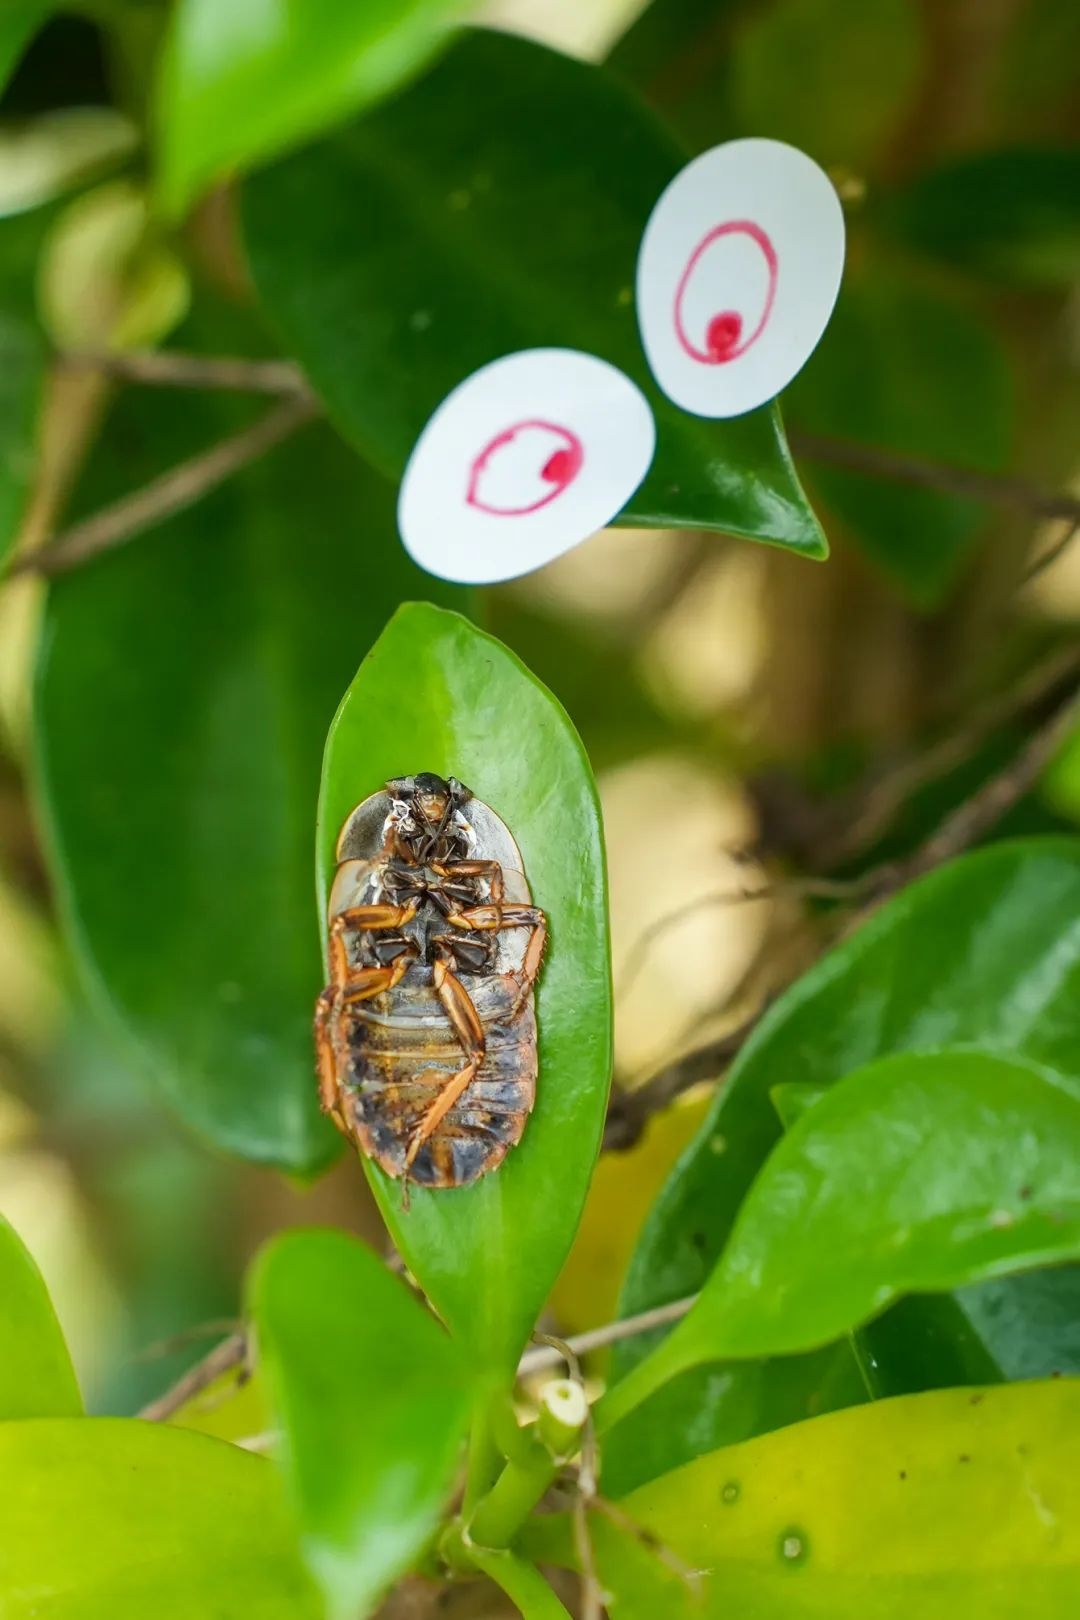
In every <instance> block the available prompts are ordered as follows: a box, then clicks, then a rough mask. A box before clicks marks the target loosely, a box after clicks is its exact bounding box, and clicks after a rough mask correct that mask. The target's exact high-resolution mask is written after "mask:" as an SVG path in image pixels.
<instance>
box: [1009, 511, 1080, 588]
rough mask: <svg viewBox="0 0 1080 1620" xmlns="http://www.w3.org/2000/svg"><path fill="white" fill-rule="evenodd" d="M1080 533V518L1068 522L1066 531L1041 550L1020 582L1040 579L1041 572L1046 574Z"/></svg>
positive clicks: (1027, 582) (1026, 583)
mask: <svg viewBox="0 0 1080 1620" xmlns="http://www.w3.org/2000/svg"><path fill="white" fill-rule="evenodd" d="M1078 534H1080V518H1076V519H1074V521H1073V522H1072V523H1067V524H1066V525H1065V530H1064V532H1063V533H1062V534H1060V535H1058V537H1057V539H1056V540H1055V541H1054V542H1053V544H1052V545H1049V546H1047V547H1046V549H1045V551H1040V553H1039V555H1038V556H1037V557H1035V558H1033V560H1032V562H1031V564H1030V566H1029V567H1028V569H1027V570H1026V572H1025V573H1024V575H1023V577H1022V578H1021V580H1020V584H1021V585H1030V584H1031V582H1032V580H1033V579H1038V577H1039V575H1040V574H1044V573H1045V572H1046V570H1047V569H1048V568H1052V567H1053V566H1054V564H1055V563H1056V562H1057V560H1058V558H1059V557H1060V556H1062V555H1063V554H1064V553H1065V552H1066V551H1068V549H1069V547H1070V546H1071V545H1072V543H1073V541H1074V540H1075V539H1076V536H1077V535H1078Z"/></svg>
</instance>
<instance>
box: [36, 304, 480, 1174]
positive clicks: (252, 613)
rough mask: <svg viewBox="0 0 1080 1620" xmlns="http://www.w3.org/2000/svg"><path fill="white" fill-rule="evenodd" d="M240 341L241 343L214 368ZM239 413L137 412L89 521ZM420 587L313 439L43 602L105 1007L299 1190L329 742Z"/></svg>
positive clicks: (68, 829) (58, 857) (59, 875)
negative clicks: (314, 861)
mask: <svg viewBox="0 0 1080 1620" xmlns="http://www.w3.org/2000/svg"><path fill="white" fill-rule="evenodd" d="M241 341H242V339H241V338H238V335H237V332H236V330H235V329H234V327H233V326H231V325H230V326H229V327H228V328H227V330H226V332H225V333H224V335H222V334H218V335H217V337H216V339H215V343H214V349H215V351H216V352H218V353H221V352H225V353H228V352H235V350H236V348H237V346H238V345H239V343H240V342H241ZM249 418H250V406H249V405H248V404H240V403H238V402H235V401H230V400H225V399H223V398H221V397H217V398H214V399H212V400H207V401H206V402H205V403H203V402H200V404H199V406H198V407H195V408H193V406H192V403H191V401H190V399H189V398H186V397H184V398H182V397H180V396H179V395H176V394H175V393H169V392H167V391H150V392H143V393H140V394H138V395H129V396H126V397H125V398H124V399H122V401H121V403H120V405H119V407H118V408H117V410H116V411H115V413H114V415H113V417H112V419H111V420H110V422H109V424H108V427H107V430H106V434H105V438H104V440H103V442H102V444H101V445H99V446H98V448H97V450H96V452H95V454H94V456H93V457H92V458H91V460H90V464H89V467H88V472H87V477H86V480H85V483H84V487H83V489H82V491H81V492H80V499H81V504H82V506H83V507H84V509H94V508H96V507H98V506H100V505H102V504H103V503H105V502H107V501H109V500H112V499H114V498H116V497H117V496H118V495H120V494H121V493H124V492H126V491H129V490H131V489H132V488H133V487H137V486H138V485H139V484H141V483H143V482H145V481H146V480H147V479H149V478H150V477H152V476H155V475H157V474H158V473H160V472H161V471H162V470H163V469H164V468H165V467H167V466H169V465H171V464H173V463H175V462H177V461H179V460H181V459H183V457H184V456H186V455H190V454H192V453H193V452H195V451H196V450H199V449H204V448H206V447H207V446H208V445H209V444H211V443H212V442H213V441H214V439H215V438H216V437H217V436H219V435H220V434H221V433H222V432H223V431H227V430H229V429H232V428H236V427H237V426H238V425H240V423H242V422H243V421H246V420H248V419H249ZM420 577H421V576H420V575H419V573H418V571H417V570H416V569H414V568H413V567H412V565H411V564H410V563H409V562H408V560H407V558H406V557H405V555H404V553H403V551H402V549H401V546H400V544H399V542H398V540H397V538H396V535H395V532H394V522H393V496H392V492H391V491H390V489H389V488H388V487H386V486H385V485H383V484H382V483H381V482H380V481H379V480H377V479H376V478H374V477H373V476H372V475H371V474H370V473H368V472H367V471H366V470H365V469H364V467H363V465H362V464H361V463H360V462H358V461H357V459H356V458H355V456H353V455H352V454H351V453H350V452H349V451H348V450H346V449H345V448H344V447H343V446H342V445H341V444H340V442H339V441H338V440H337V439H336V438H335V437H334V435H333V434H332V433H331V432H330V431H329V430H328V429H326V428H324V427H321V426H318V425H312V426H309V427H307V428H305V429H304V430H303V431H302V432H300V433H298V434H297V435H296V436H295V437H294V438H293V439H292V440H291V441H290V442H288V443H286V444H284V445H283V446H282V447H281V448H279V449H277V450H275V451H273V452H272V453H271V454H270V455H268V456H266V457H264V458H263V459H262V460H261V461H259V462H257V463H255V464H254V465H252V466H251V467H250V468H248V469H247V470H246V471H245V472H243V473H242V474H239V475H237V476H236V477H234V478H233V479H232V480H231V481H229V482H228V483H226V484H225V485H223V486H222V487H221V488H220V489H219V490H217V491H216V492H215V493H214V494H213V495H211V496H209V497H207V498H206V499H204V500H203V501H202V502H201V503H200V504H199V505H197V506H195V507H192V508H191V509H190V510H188V511H187V512H184V513H182V514H180V515H179V516H177V517H174V518H171V519H169V520H168V521H167V522H165V523H163V524H160V525H159V526H158V527H157V528H155V529H154V531H153V532H151V533H148V534H144V535H141V536H139V537H138V538H137V539H135V540H134V541H133V542H132V543H131V544H130V545H128V546H127V547H125V548H123V549H122V550H120V551H116V552H114V553H113V554H112V555H110V556H107V557H103V558H101V559H99V560H96V561H94V562H93V563H91V564H88V565H87V566H85V567H84V568H82V569H80V570H79V571H78V572H77V573H75V574H73V575H71V576H69V577H67V578H65V579H61V580H60V581H58V582H57V584H56V585H55V587H54V588H53V590H52V592H51V593H50V597H49V602H48V606H47V609H46V615H45V622H44V627H43V634H42V638H41V646H40V653H39V660H38V671H37V683H36V686H37V690H36V726H35V733H36V749H37V777H38V783H39V788H40V792H39V798H40V800H41V805H42V810H43V813H44V832H45V835H46V844H47V850H48V856H49V864H50V868H51V872H52V875H53V880H54V884H55V887H56V891H57V896H58V900H59V903H60V907H61V913H62V918H63V921H64V924H65V932H66V935H67V938H68V940H69V941H70V943H71V945H72V947H73V948H74V951H75V954H76V957H77V960H78V963H79V965H80V966H81V968H82V969H83V973H84V976H85V978H86V980H87V982H88V985H89V987H90V990H91V992H92V994H93V997H94V1000H95V1002H96V1004H97V1006H98V1007H99V1009H101V1010H103V1011H104V1012H105V1014H106V1015H107V1017H108V1018H109V1021H110V1022H111V1023H112V1024H113V1025H114V1027H117V1028H119V1029H120V1030H121V1031H122V1032H123V1033H124V1034H125V1035H126V1037H127V1041H128V1044H129V1046H130V1047H131V1055H132V1056H133V1057H134V1058H135V1060H136V1061H137V1063H138V1066H139V1067H141V1068H142V1069H143V1070H144V1071H146V1072H148V1073H149V1074H150V1076H152V1078H153V1079H154V1080H155V1081H156V1083H157V1084H158V1085H159V1086H160V1088H161V1089H162V1091H163V1092H164V1095H165V1096H166V1098H167V1099H168V1101H169V1103H170V1104H171V1106H172V1108H173V1109H174V1110H175V1111H176V1112H177V1113H178V1114H180V1115H181V1116H182V1117H183V1119H184V1120H186V1121H187V1122H188V1123H189V1124H190V1125H192V1126H194V1127H195V1128H196V1129H197V1130H198V1131H199V1132H201V1133H202V1134H203V1135H204V1136H205V1137H206V1138H208V1139H209V1140H211V1141H213V1142H215V1143H217V1144H218V1145H219V1146H221V1147H224V1148H227V1149H228V1150H229V1151H231V1152H235V1153H239V1154H241V1155H243V1156H244V1157H246V1158H250V1159H255V1160H257V1161H259V1162H261V1163H266V1164H273V1165H278V1166H280V1167H282V1168H285V1169H290V1170H294V1171H301V1172H309V1171H311V1170H313V1169H316V1168H317V1167H319V1166H321V1165H325V1164H326V1163H327V1162H328V1161H329V1159H330V1158H331V1157H332V1156H333V1154H334V1152H335V1135H334V1132H333V1130H332V1129H331V1127H330V1126H329V1125H327V1124H326V1123H325V1122H324V1121H323V1120H322V1119H321V1117H320V1115H319V1111H318V1104H317V1098H316V1088H315V1078H314V1060H313V1054H312V1042H311V1015H312V1008H313V1005H314V998H315V995H316V993H317V991H318V988H319V983H320V980H321V968H320V965H319V933H318V930H317V929H316V926H315V923H314V920H313V918H312V915H311V845H312V834H313V828H314V810H315V802H316V796H317V792H318V781H319V760H320V754H321V749H322V743H323V739H324V738H325V735H326V727H327V724H328V723H329V720H330V718H331V716H332V715H333V712H334V707H335V705H336V703H337V701H338V699H339V697H340V695H341V691H342V689H343V687H344V686H345V684H346V683H347V681H348V680H349V678H350V676H351V674H352V672H353V670H354V669H355V668H356V663H357V659H358V658H359V657H360V656H362V654H363V653H364V651H365V650H366V649H367V647H368V646H369V645H370V644H371V642H372V641H373V640H374V638H375V635H376V633H377V630H378V628H379V626H380V625H381V624H382V623H383V622H384V621H385V618H386V616H387V614H388V613H389V612H391V611H392V609H393V607H394V606H395V604H396V603H397V602H398V601H399V600H400V598H401V597H402V596H403V595H406V594H409V593H410V592H411V591H414V590H415V589H416V586H417V583H418V581H419V579H420ZM445 598H446V599H447V600H458V599H460V595H459V593H454V592H450V591H448V590H447V591H446V592H445Z"/></svg>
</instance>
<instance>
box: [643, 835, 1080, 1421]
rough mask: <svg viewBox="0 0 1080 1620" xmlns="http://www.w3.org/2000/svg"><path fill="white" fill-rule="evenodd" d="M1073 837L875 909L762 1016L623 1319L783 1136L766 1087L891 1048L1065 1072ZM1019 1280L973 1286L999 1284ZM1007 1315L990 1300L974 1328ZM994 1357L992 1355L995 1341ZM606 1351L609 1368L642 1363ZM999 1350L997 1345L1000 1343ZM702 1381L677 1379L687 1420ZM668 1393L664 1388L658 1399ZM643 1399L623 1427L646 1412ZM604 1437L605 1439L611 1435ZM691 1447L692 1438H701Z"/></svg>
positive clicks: (1078, 944) (665, 1202) (654, 1297)
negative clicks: (984, 1054) (958, 1049)
mask: <svg viewBox="0 0 1080 1620" xmlns="http://www.w3.org/2000/svg"><path fill="white" fill-rule="evenodd" d="M1078 911H1080V843H1077V842H1074V841H1072V840H1068V839H1035V840H1030V841H1027V842H1018V843H1011V844H998V845H995V846H992V847H990V848H988V849H985V850H981V851H978V852H977V853H975V854H972V855H968V856H965V857H964V858H963V859H961V860H959V861H956V862H954V863H953V864H952V865H950V866H948V867H945V868H943V869H942V870H941V871H938V872H935V873H932V874H931V875H930V876H929V877H927V878H924V879H923V880H922V881H921V882H920V883H917V884H914V885H912V886H911V887H910V888H909V889H907V890H905V891H904V892H903V893H902V894H900V895H898V896H897V897H896V898H895V899H894V900H892V901H890V902H889V903H888V904H887V905H885V906H883V907H882V908H881V909H880V910H879V911H878V912H877V913H876V914H875V915H874V916H873V917H872V918H871V919H870V920H869V921H868V922H867V923H865V924H864V925H863V927H862V928H861V929H860V930H859V931H858V933H856V934H854V935H853V936H852V937H851V938H850V939H849V940H847V941H846V942H845V943H844V944H843V945H841V946H840V947H838V948H837V949H836V950H833V951H831V952H830V953H829V954H828V955H827V956H826V957H824V958H823V959H822V961H821V962H820V963H819V964H818V965H817V966H816V967H814V968H812V969H811V970H810V972H809V973H807V974H805V975H804V976H803V977H802V978H801V979H800V980H799V981H798V983H797V984H795V985H794V986H793V987H792V989H791V990H790V991H788V993H787V994H786V995H785V996H783V997H781V999H780V1000H779V1001H778V1002H777V1004H776V1005H775V1007H773V1008H772V1009H771V1010H770V1011H769V1013H767V1014H766V1016H765V1017H764V1018H763V1019H762V1021H761V1024H760V1025H759V1027H758V1029H757V1030H756V1031H755V1033H754V1035H753V1037H752V1038H751V1040H750V1041H749V1042H748V1043H747V1045H746V1047H745V1048H744V1050H743V1052H742V1053H741V1054H740V1057H739V1059H738V1060H737V1062H736V1064H735V1066H734V1068H733V1069H732V1071H731V1073H730V1075H729V1076H728V1078H727V1080H726V1082H725V1084H724V1086H723V1088H722V1089H721V1090H720V1091H718V1093H717V1098H716V1102H715V1104H714V1106H713V1109H712V1111H711V1113H710V1115H709V1117H708V1119H707V1120H706V1121H705V1123H704V1124H703V1126H702V1128H701V1131H700V1132H699V1134H698V1136H697V1137H696V1138H695V1140H694V1142H693V1143H692V1144H691V1145H690V1147H689V1148H688V1149H687V1151H686V1152H685V1153H684V1155H683V1157H682V1158H681V1160H680V1161H679V1163H678V1165H677V1166H676V1168H675V1170H674V1171H673V1173H672V1175H671V1178H670V1180H669V1181H668V1184H667V1186H666V1187H665V1189H664V1191H663V1192H662V1193H661V1195H660V1197H659V1198H658V1200H657V1202H656V1204H655V1206H654V1208H653V1210H652V1212H651V1214H650V1216H649V1219H648V1221H647V1223H646V1225H645V1228H644V1230H643V1232H642V1236H641V1239H640V1241H639V1243H638V1247H637V1250H636V1252H635V1255H634V1258H633V1261H632V1262H631V1266H630V1270H629V1273H628V1276H627V1281H626V1284H625V1286H624V1289H623V1294H622V1298H621V1301H620V1311H621V1313H622V1314H623V1315H627V1316H629V1315H633V1314H634V1313H635V1312H637V1311H642V1310H647V1309H649V1308H650V1307H651V1306H653V1305H659V1304H663V1303H665V1302H666V1301H667V1300H671V1299H679V1298H682V1297H683V1296H685V1295H687V1294H690V1293H694V1292H696V1291H697V1290H698V1289H699V1288H700V1287H701V1286H702V1284H703V1283H704V1281H705V1279H706V1277H707V1276H708V1274H709V1272H710V1271H711V1269H712V1266H713V1265H714V1263H715V1262H716V1260H717V1259H718V1257H719V1255H720V1252H721V1250H722V1249H723V1247H724V1244H725V1242H726V1240H727V1237H728V1234H729V1232H730V1230H731V1225H732V1222H733V1220H734V1217H735V1214H736V1211H737V1210H738V1207H739V1205H740V1203H741V1202H742V1199H743V1198H744V1196H745V1195H746V1192H747V1190H748V1188H749V1186H750V1184H751V1182H752V1180H753V1178H754V1176H755V1175H756V1173H757V1171H758V1169H759V1168H760V1166H761V1164H762V1162H763V1161H764V1159H765V1157H766V1155H767V1154H768V1152H769V1150H770V1149H771V1148H772V1147H773V1146H774V1145H775V1143H776V1142H777V1141H778V1140H779V1138H780V1135H781V1126H780V1121H779V1119H778V1117H777V1114H776V1110H775V1108H774V1106H773V1103H772V1100H771V1097H770V1095H769V1094H770V1091H771V1089H772V1087H773V1086H774V1085H776V1084H778V1083H785V1082H789V1081H791V1080H792V1079H795V1078H797V1079H798V1081H799V1082H800V1083H803V1084H810V1085H825V1086H828V1085H831V1084H832V1083H833V1082H834V1081H835V1080H837V1079H838V1078H841V1077H842V1076H844V1075H846V1074H850V1073H851V1072H852V1071H853V1070H855V1069H858V1068H860V1067H862V1066H863V1065H864V1064H867V1063H870V1062H872V1061H873V1059H874V1058H876V1057H880V1056H883V1055H885V1054H887V1053H890V1052H897V1051H903V1050H908V1051H920V1050H923V1051H925V1050H928V1049H931V1048H935V1047H938V1046H943V1045H947V1044H949V1045H958V1044H978V1045H979V1046H980V1047H982V1048H985V1049H986V1050H989V1051H997V1052H999V1053H1002V1054H1008V1053H1015V1054H1017V1055H1018V1056H1020V1057H1022V1058H1024V1059H1027V1060H1030V1061H1033V1062H1035V1063H1038V1064H1039V1065H1041V1066H1044V1067H1047V1068H1051V1069H1054V1068H1058V1069H1061V1070H1062V1071H1064V1072H1066V1073H1069V1072H1074V1070H1075V1062H1076V1051H1077V1046H1078V1040H1080V936H1078V935H1077V930H1076V916H1077V914H1078ZM1021 1286H1022V1284H1021V1282H1020V1280H1019V1279H1017V1280H1015V1281H1014V1280H1012V1279H1010V1280H1006V1281H1004V1282H1000V1283H996V1284H983V1285H982V1287H984V1288H987V1287H993V1288H995V1289H997V1290H1000V1291H1001V1292H1002V1293H1006V1294H1007V1293H1008V1292H1009V1291H1010V1290H1011V1289H1013V1288H1014V1287H1015V1288H1019V1287H1021ZM1007 1320H1008V1312H1007V1311H1006V1310H1005V1309H1004V1308H1003V1307H1002V1306H1001V1304H1000V1299H999V1309H998V1310H997V1311H996V1312H995V1313H992V1314H989V1315H987V1316H984V1317H983V1318H981V1326H980V1330H979V1331H980V1333H983V1332H987V1333H988V1332H990V1331H991V1330H992V1328H993V1326H994V1323H995V1321H997V1322H999V1323H1000V1322H1004V1321H1007ZM987 1346H988V1350H989V1352H990V1354H991V1355H992V1356H993V1357H994V1359H995V1360H997V1359H998V1358H997V1354H996V1353H995V1351H996V1345H995V1341H994V1339H993V1338H992V1337H991V1338H988V1340H987ZM644 1348H647V1347H642V1346H640V1345H638V1344H637V1343H635V1341H632V1340H631V1341H628V1342H627V1343H626V1344H625V1345H619V1346H616V1347H615V1350H614V1352H613V1374H614V1376H615V1377H618V1376H619V1375H620V1374H623V1373H625V1372H626V1371H628V1370H629V1369H630V1368H631V1367H632V1366H633V1365H634V1364H635V1363H636V1362H638V1361H639V1360H640V1359H641V1355H642V1352H643V1349H644ZM1002 1353H1003V1354H1004V1352H1002ZM710 1376H711V1375H710V1374H708V1373H705V1372H695V1373H691V1374H687V1375H684V1376H683V1377H681V1378H680V1379H679V1380H678V1381H677V1385H673V1386H672V1388H676V1387H677V1388H679V1389H681V1390H682V1392H683V1399H684V1405H683V1411H684V1412H685V1413H686V1414H687V1419H686V1422H687V1427H686V1428H685V1429H684V1436H685V1438H684V1442H683V1443H684V1444H687V1445H690V1444H692V1433H691V1431H690V1429H689V1417H690V1414H692V1413H693V1411H694V1409H695V1404H696V1398H697V1397H696V1390H695V1385H697V1388H698V1389H699V1390H700V1389H701V1388H703V1387H704V1385H705V1381H706V1380H707V1378H708V1377H710ZM668 1395H669V1392H665V1398H668ZM651 1410H652V1403H649V1404H648V1405H646V1406H645V1407H643V1408H642V1410H641V1412H640V1413H639V1414H636V1415H635V1417H634V1418H633V1419H631V1420H630V1421H629V1422H628V1424H627V1425H626V1427H627V1428H628V1429H630V1428H632V1427H633V1425H634V1424H636V1423H638V1422H644V1421H645V1420H646V1418H647V1415H648V1413H649V1412H650V1411H651ZM612 1443H613V1444H614V1440H613V1442H612ZM697 1449H698V1450H700V1445H699V1446H698V1447H697Z"/></svg>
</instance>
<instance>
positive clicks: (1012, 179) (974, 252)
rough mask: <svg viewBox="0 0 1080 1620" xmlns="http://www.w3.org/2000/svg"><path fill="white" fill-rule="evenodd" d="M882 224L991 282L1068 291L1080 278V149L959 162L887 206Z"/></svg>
mask: <svg viewBox="0 0 1080 1620" xmlns="http://www.w3.org/2000/svg"><path fill="white" fill-rule="evenodd" d="M879 219H880V223H881V224H883V225H885V226H886V227H888V228H889V229H890V230H892V231H894V232H895V233H896V234H898V235H899V236H902V237H903V239H904V240H905V242H907V243H909V244H911V245H914V246H915V247H917V248H919V249H921V250H922V251H923V252H924V253H929V254H932V255H933V256H934V257H935V258H938V259H942V260H944V261H946V262H947V263H949V264H959V265H963V266H964V267H965V268H967V269H969V270H973V271H975V272H976V273H977V274H980V275H984V276H987V277H990V278H991V279H993V280H999V281H1004V282H1010V283H1017V284H1019V285H1021V286H1034V287H1041V286H1047V287H1054V286H1069V285H1071V284H1072V283H1073V282H1075V281H1076V279H1077V277H1078V276H1080V151H1078V150H1077V149H1076V148H1075V147H1015V148H1010V149H1007V150H1004V151H998V152H979V153H977V154H975V155H974V156H971V157H962V158H956V159H954V160H953V161H952V162H950V163H948V164H947V165H945V166H943V167H942V168H940V169H936V170H934V171H933V172H932V173H931V174H928V175H925V176H924V177H922V178H920V179H919V180H916V181H915V182H914V184H913V185H912V186H911V187H910V188H909V189H908V190H907V191H905V192H903V193H901V194H900V195H899V196H897V197H895V198H892V199H889V200H887V201H885V202H883V203H882V205H881V207H880V210H879Z"/></svg>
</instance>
